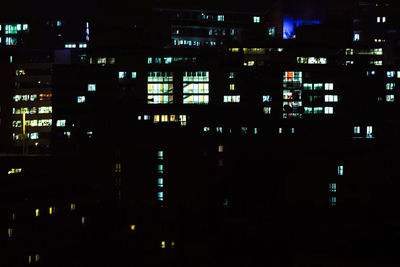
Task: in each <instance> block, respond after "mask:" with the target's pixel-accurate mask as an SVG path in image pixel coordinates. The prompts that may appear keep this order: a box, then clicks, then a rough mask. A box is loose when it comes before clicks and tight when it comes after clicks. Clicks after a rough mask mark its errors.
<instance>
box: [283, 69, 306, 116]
mask: <svg viewBox="0 0 400 267" xmlns="http://www.w3.org/2000/svg"><path fill="white" fill-rule="evenodd" d="M302 84H303V74H302V72H301V71H285V72H284V74H283V102H282V106H283V118H291V117H298V118H301V117H302V113H303V112H302V110H301V107H302V101H301V95H302V87H303V86H302Z"/></svg>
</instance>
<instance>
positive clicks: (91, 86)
mask: <svg viewBox="0 0 400 267" xmlns="http://www.w3.org/2000/svg"><path fill="white" fill-rule="evenodd" d="M87 90H88V91H89V92H94V91H96V84H88V86H87Z"/></svg>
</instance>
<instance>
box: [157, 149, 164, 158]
mask: <svg viewBox="0 0 400 267" xmlns="http://www.w3.org/2000/svg"><path fill="white" fill-rule="evenodd" d="M157 158H158V159H161V160H163V159H164V151H158V152H157Z"/></svg>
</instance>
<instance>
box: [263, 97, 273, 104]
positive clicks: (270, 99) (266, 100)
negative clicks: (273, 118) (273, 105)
mask: <svg viewBox="0 0 400 267" xmlns="http://www.w3.org/2000/svg"><path fill="white" fill-rule="evenodd" d="M271 101H272V97H271V96H270V95H263V96H262V102H263V103H264V102H271Z"/></svg>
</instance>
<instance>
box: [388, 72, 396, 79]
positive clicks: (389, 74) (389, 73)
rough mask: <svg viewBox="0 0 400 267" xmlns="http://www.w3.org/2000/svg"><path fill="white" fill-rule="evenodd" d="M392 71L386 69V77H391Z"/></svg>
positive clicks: (392, 75)
mask: <svg viewBox="0 0 400 267" xmlns="http://www.w3.org/2000/svg"><path fill="white" fill-rule="evenodd" d="M394 73H395V72H394V71H388V72H386V76H387V77H388V78H393V77H394Z"/></svg>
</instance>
